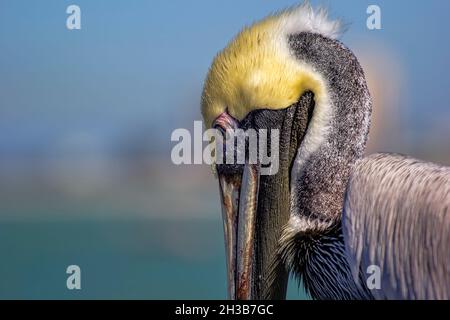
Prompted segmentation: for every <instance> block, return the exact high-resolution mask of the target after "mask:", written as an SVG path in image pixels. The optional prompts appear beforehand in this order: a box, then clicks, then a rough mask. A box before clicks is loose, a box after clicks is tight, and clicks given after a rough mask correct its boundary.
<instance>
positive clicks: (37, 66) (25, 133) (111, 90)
mask: <svg viewBox="0 0 450 320" xmlns="http://www.w3.org/2000/svg"><path fill="white" fill-rule="evenodd" d="M311 2H312V3H313V4H317V3H322V4H325V5H326V6H328V7H329V8H330V12H331V15H332V16H333V17H341V18H343V19H344V21H345V22H348V23H350V25H349V30H348V32H347V33H346V34H345V35H344V36H343V38H342V40H343V41H344V42H345V43H346V44H347V45H348V46H350V48H351V47H352V45H353V44H356V43H359V42H361V41H364V42H366V43H367V42H368V43H370V42H374V43H383V44H384V45H386V46H387V47H389V48H390V50H391V51H393V52H395V54H396V55H397V56H398V57H399V58H400V60H401V61H402V64H403V66H404V68H405V69H406V75H407V77H408V81H407V84H408V87H407V91H406V93H405V94H407V95H408V96H407V97H405V99H404V100H403V101H405V103H408V104H410V106H409V107H410V108H411V110H412V113H411V117H412V119H411V122H412V123H413V124H414V125H416V126H417V130H420V128H423V130H425V129H426V127H427V126H430V125H432V124H433V121H434V119H436V113H442V114H445V115H446V116H447V117H450V111H449V106H448V102H449V101H450V91H449V90H447V88H449V85H450V80H449V78H448V76H446V72H445V70H449V68H450V61H449V60H450V59H449V57H450V46H449V41H448V30H449V22H448V19H447V16H448V12H450V3H449V2H448V1H444V0H440V1H439V0H434V1H427V2H411V1H406V0H402V1H398V0H397V1H350V0H345V1H311ZM296 3H297V2H296V1H269V0H261V1H136V0H132V1H106V0H96V1H87V0H78V1H60V0H47V1H22V0H14V1H13V0H10V1H6V0H2V1H1V2H0V45H1V49H0V152H3V153H4V154H5V153H6V154H14V153H16V152H26V151H27V150H46V149H49V150H51V149H52V148H53V146H54V145H55V144H57V143H58V141H59V139H61V137H64V136H66V135H70V134H71V133H73V132H88V133H89V134H90V135H91V136H93V137H96V138H97V139H98V140H99V141H102V143H104V144H114V141H116V140H117V139H120V138H121V136H122V135H123V134H124V133H127V134H128V133H130V132H131V134H133V133H134V134H136V135H139V134H142V135H148V136H149V138H148V139H149V145H150V147H152V146H155V148H156V146H158V145H159V144H169V143H170V141H169V138H168V137H169V136H170V132H171V130H172V129H173V128H175V127H177V126H183V125H184V126H189V125H190V123H191V122H190V123H187V120H186V119H189V120H191V118H197V119H199V118H200V115H199V106H198V104H199V98H200V93H201V88H202V81H203V79H204V77H205V74H206V72H207V68H208V66H209V64H210V62H211V60H212V58H213V56H214V54H215V53H216V52H217V51H218V50H219V49H220V48H222V47H223V46H224V45H225V44H226V42H227V41H228V40H229V39H231V37H232V36H233V35H234V34H235V33H236V32H237V31H238V30H240V29H241V28H242V26H243V25H246V24H249V23H251V22H252V21H254V20H256V19H259V18H261V17H264V16H265V15H266V14H268V13H270V12H273V11H275V10H278V9H282V8H285V7H287V6H290V5H293V4H296ZM69 4H77V5H79V6H80V7H81V11H82V30H79V31H69V30H67V29H66V27H65V21H66V18H67V14H66V13H65V11H66V7H67V6H68V5H69ZM369 4H377V5H379V6H380V7H381V10H382V27H383V30H380V31H369V30H367V29H366V27H365V22H366V18H367V15H366V8H367V6H368V5H369ZM379 68H383V65H380V66H379ZM186 123H187V124H186Z"/></svg>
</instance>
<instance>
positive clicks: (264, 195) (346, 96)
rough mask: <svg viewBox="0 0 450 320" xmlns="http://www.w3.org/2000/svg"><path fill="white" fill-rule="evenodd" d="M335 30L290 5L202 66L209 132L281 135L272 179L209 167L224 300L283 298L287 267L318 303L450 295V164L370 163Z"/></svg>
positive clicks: (360, 111) (355, 80) (362, 102)
mask: <svg viewBox="0 0 450 320" xmlns="http://www.w3.org/2000/svg"><path fill="white" fill-rule="evenodd" d="M340 26H341V24H340V22H339V21H331V20H329V19H328V17H327V13H326V11H325V10H323V9H318V10H314V9H312V8H311V6H310V5H309V4H304V5H300V6H297V7H293V8H291V9H288V10H285V11H282V12H280V13H277V14H274V15H271V16H269V17H267V18H265V19H263V20H262V21H259V22H257V23H255V24H253V25H252V26H250V27H246V28H244V29H243V30H242V31H241V32H240V33H239V34H238V35H237V36H236V37H235V38H234V39H233V40H232V41H231V42H230V43H229V44H228V45H227V46H226V48H225V49H223V50H222V51H221V52H220V53H219V54H218V55H217V56H216V57H215V59H214V61H213V63H212V65H211V67H210V70H209V73H208V75H207V78H206V81H205V85H204V90H203V95H202V115H203V118H204V122H205V125H206V127H215V128H218V129H220V130H221V132H224V131H226V130H230V129H233V128H239V129H242V130H247V129H250V128H251V129H256V130H257V129H262V128H263V129H278V130H279V141H278V146H279V169H278V172H277V173H276V174H273V175H261V174H260V171H261V165H260V164H258V163H256V164H255V163H253V164H251V163H250V162H249V161H247V162H246V163H245V164H216V166H215V168H216V172H217V176H218V180H219V184H220V191H221V200H222V207H223V208H222V213H223V219H224V233H225V242H226V255H227V270H228V272H227V273H228V293H229V296H230V298H234V299H284V298H285V296H286V287H287V281H288V272H289V271H291V272H292V273H293V274H294V275H295V276H296V277H298V278H299V279H301V280H302V281H303V283H304V286H305V288H306V290H307V292H309V294H310V295H311V296H312V298H315V299H373V298H385V299H386V298H397V299H449V298H450V267H449V266H450V168H448V167H443V166H439V165H436V164H431V163H426V162H421V161H419V160H415V159H412V158H408V157H405V156H401V155H394V154H376V155H372V156H369V157H366V158H364V156H363V153H364V149H365V145H366V140H367V135H368V131H369V125H370V115H371V107H372V102H371V97H370V94H369V91H368V88H367V84H366V80H365V77H364V73H363V70H362V68H361V66H360V64H359V63H358V60H357V58H356V57H355V56H354V54H353V53H352V52H351V51H350V50H349V49H348V48H346V47H345V46H344V45H343V44H342V43H341V42H339V41H338V40H336V39H337V37H338V36H339V34H340ZM267 140H269V138H267ZM267 143H270V141H267ZM371 266H375V267H378V269H379V282H380V285H379V288H378V287H376V288H371V287H369V286H368V285H367V280H368V275H369V274H368V273H367V272H368V270H371V269H370V267H371Z"/></svg>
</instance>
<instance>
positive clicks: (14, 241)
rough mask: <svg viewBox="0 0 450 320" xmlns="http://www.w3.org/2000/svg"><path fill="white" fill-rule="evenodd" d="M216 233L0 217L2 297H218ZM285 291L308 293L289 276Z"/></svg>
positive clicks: (221, 266) (190, 226)
mask: <svg viewBox="0 0 450 320" xmlns="http://www.w3.org/2000/svg"><path fill="white" fill-rule="evenodd" d="M222 237H223V235H222V226H221V224H220V221H216V220H214V221H208V220H186V221H181V222H180V221H175V220H174V221H164V220H132V221H130V220H127V221H120V220H105V221H98V220H95V221H90V220H89V221H39V222H36V221H35V222H29V221H26V222H0V257H1V258H0V298H1V299H224V298H226V283H225V260H224V253H223V238H222ZM72 264H76V265H78V266H80V268H81V290H68V289H67V288H66V279H67V277H68V275H67V274H66V268H67V266H69V265H72ZM288 297H289V298H291V299H302V298H305V297H306V296H305V294H304V293H303V291H302V290H299V289H298V288H297V285H296V284H295V283H294V281H291V283H290V286H289V295H288Z"/></svg>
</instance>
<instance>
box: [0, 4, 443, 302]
mask: <svg viewBox="0 0 450 320" xmlns="http://www.w3.org/2000/svg"><path fill="white" fill-rule="evenodd" d="M311 2H312V3H313V4H314V5H316V4H318V3H321V4H324V5H326V6H328V7H329V8H330V13H331V16H332V17H340V18H342V19H343V20H344V21H345V22H346V23H348V24H349V28H348V31H347V32H346V33H345V34H344V35H343V37H342V41H343V42H344V43H345V44H346V45H347V46H349V47H350V48H351V49H352V50H353V51H354V52H355V53H356V55H357V56H358V57H359V59H360V61H361V63H362V65H363V67H364V69H365V71H366V74H367V79H368V82H369V87H370V89H371V92H372V95H373V99H374V103H375V106H374V108H375V109H374V116H373V122H372V123H373V125H372V129H371V135H370V141H369V148H368V153H372V152H375V151H395V152H400V153H405V154H409V155H412V156H415V157H419V158H422V159H425V160H430V161H436V162H440V163H443V164H447V165H450V143H449V137H450V126H449V122H450V90H449V88H450V77H448V76H447V72H448V71H449V70H450V59H449V57H450V44H449V40H448V39H449V38H448V31H449V22H448V21H449V20H448V13H449V12H450V2H448V1H444V0H441V1H438V0H434V1H427V2H423V1H422V2H411V1H407V0H402V1H401V0H397V1H381V0H376V1H372V0H370V1H364V0H362V1H361V0H358V1H356V0H355V1H350V0H348V1H311ZM296 3H297V1H287V0H286V1H269V0H260V1H256V0H253V1H245V2H243V1H206V0H203V1H175V0H172V1H156V0H152V1H138V0H129V1H125V0H123V1H106V0H96V1H88V0H73V1H62V0H46V1H23V0H14V1H13V0H10V1H7V0H0V298H8V299H9V298H28V299H38V298H41V299H45V298H58V299H77V298H138V299H141V298H142V299H164V298H166V299H167V298H173V299H188V298H190V299H197V298H205V299H216V298H219V299H220V298H225V297H226V280H225V279H226V274H225V258H224V248H223V234H222V222H221V213H220V206H219V193H218V185H217V181H215V179H214V178H213V176H212V175H211V174H210V168H209V167H208V166H207V165H190V166H175V165H173V164H172V162H171V159H170V151H171V148H172V147H173V145H174V144H175V143H173V142H171V141H170V135H171V132H172V131H173V130H174V129H176V128H186V129H189V130H192V129H193V121H194V120H201V117H200V112H199V103H200V94H201V90H202V82H203V80H204V77H205V75H206V72H207V70H208V67H209V64H210V63H211V61H212V58H213V57H214V55H215V53H216V52H217V51H218V50H219V49H221V48H223V47H224V46H225V44H226V43H227V42H228V41H229V40H230V39H231V38H232V37H233V35H234V34H235V33H236V32H238V31H239V30H240V29H241V28H242V27H243V26H244V25H248V24H250V23H251V22H253V21H255V20H256V19H259V18H262V17H264V16H265V15H267V14H268V13H270V12H273V11H276V10H279V9H281V8H285V7H287V6H290V5H293V4H296ZM70 4H77V5H78V6H80V8H81V27H82V29H81V30H73V31H69V30H68V29H67V28H66V19H67V17H68V15H67V14H66V8H67V6H69V5H70ZM370 4H377V5H379V6H380V8H381V18H382V30H373V31H371V30H368V29H367V28H366V19H367V17H368V15H367V14H366V9H367V7H368V5H370ZM71 264H76V265H79V266H80V268H81V272H82V289H81V290H72V291H69V290H67V288H66V279H67V276H68V275H67V274H66V268H67V266H68V265H71ZM288 297H289V298H291V299H303V298H307V297H306V295H305V294H304V291H303V289H302V288H298V287H297V284H296V283H295V282H294V281H291V283H290V286H289V295H288Z"/></svg>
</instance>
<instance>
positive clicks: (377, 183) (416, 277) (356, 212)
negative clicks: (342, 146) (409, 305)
mask: <svg viewBox="0 0 450 320" xmlns="http://www.w3.org/2000/svg"><path fill="white" fill-rule="evenodd" d="M343 233H344V238H345V244H346V251H347V256H348V259H349V262H350V266H351V268H352V271H353V274H357V273H358V271H359V270H360V268H361V269H362V271H363V272H366V270H367V267H368V266H370V265H377V266H379V267H380V269H381V290H376V289H374V290H372V291H371V292H372V294H373V296H374V297H375V298H381V299H383V298H387V299H450V168H449V167H444V166H439V165H436V164H432V163H426V162H421V161H419V160H415V159H412V158H407V157H404V156H400V155H389V154H375V155H372V156H370V157H367V158H365V159H363V160H361V161H360V162H359V163H358V164H357V165H356V167H355V169H354V171H353V173H352V175H351V178H350V181H349V184H348V188H347V194H346V198H345V205H344V215H343Z"/></svg>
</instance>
